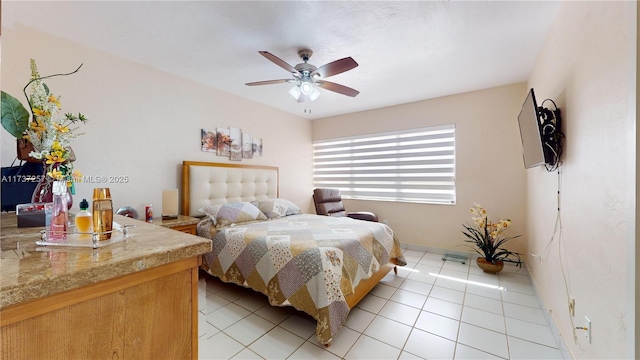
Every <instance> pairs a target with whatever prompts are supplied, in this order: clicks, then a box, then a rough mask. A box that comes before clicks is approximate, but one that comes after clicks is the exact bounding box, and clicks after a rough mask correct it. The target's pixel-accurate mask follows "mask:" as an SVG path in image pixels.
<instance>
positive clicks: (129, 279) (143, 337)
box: [0, 257, 199, 359]
mask: <svg viewBox="0 0 640 360" xmlns="http://www.w3.org/2000/svg"><path fill="white" fill-rule="evenodd" d="M198 266H199V258H198V257H194V258H190V259H185V260H180V261H177V262H174V263H170V264H167V265H163V266H159V267H157V268H152V269H148V270H144V271H140V272H136V273H133V274H130V275H126V276H122V277H118V278H114V279H111V280H107V281H103V282H99V283H96V284H92V285H88V286H84V287H81V288H78V289H74V290H71V291H67V292H64V293H60V294H55V295H52V296H49V297H46V298H42V299H38V300H34V301H31V302H26V303H22V304H18V305H15V306H10V307H7V308H5V309H2V311H0V325H1V326H2V329H1V334H0V337H1V349H2V350H1V353H0V355H1V356H0V358H2V359H53V358H58V359H61V358H66V359H197V357H198Z"/></svg>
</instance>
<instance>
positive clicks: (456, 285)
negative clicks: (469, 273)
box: [434, 278, 467, 291]
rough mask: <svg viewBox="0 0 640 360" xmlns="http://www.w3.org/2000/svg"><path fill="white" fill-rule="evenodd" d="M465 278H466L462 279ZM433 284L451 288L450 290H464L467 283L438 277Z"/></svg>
mask: <svg viewBox="0 0 640 360" xmlns="http://www.w3.org/2000/svg"><path fill="white" fill-rule="evenodd" d="M464 280H466V279H464ZM434 285H435V286H440V287H444V288H447V289H451V290H456V291H465V289H466V287H467V284H466V283H464V282H460V281H456V280H452V279H447V278H438V280H436V282H435V283H434Z"/></svg>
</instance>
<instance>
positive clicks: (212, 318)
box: [207, 303, 251, 330]
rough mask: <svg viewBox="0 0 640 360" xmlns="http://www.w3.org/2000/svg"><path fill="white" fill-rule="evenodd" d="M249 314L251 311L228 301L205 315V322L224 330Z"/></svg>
mask: <svg viewBox="0 0 640 360" xmlns="http://www.w3.org/2000/svg"><path fill="white" fill-rule="evenodd" d="M249 314H251V312H249V311H248V310H247V309H245V308H243V307H241V306H238V305H236V304H234V303H229V304H227V305H225V306H223V307H221V308H219V309H218V310H216V311H214V312H212V313H209V314H208V315H207V322H208V323H210V324H211V325H213V326H215V327H217V328H218V329H220V330H224V329H226V328H228V327H229V326H231V325H233V324H235V323H236V322H238V321H240V320H241V319H243V318H244V317H246V316H249Z"/></svg>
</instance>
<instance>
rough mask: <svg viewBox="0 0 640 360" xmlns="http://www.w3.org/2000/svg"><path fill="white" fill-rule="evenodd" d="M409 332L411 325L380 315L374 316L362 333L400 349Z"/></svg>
mask: <svg viewBox="0 0 640 360" xmlns="http://www.w3.org/2000/svg"><path fill="white" fill-rule="evenodd" d="M410 332H411V326H408V325H404V324H401V323H399V322H397V321H393V320H390V319H387V318H385V317H382V316H376V318H375V319H373V321H372V322H371V324H370V325H369V326H368V327H367V329H366V330H365V332H364V334H365V335H367V336H369V337H372V338H374V339H376V340H380V341H382V342H383V343H385V344H389V345H391V346H393V347H397V348H398V349H402V347H403V346H404V343H405V342H406V341H407V337H409V333H410Z"/></svg>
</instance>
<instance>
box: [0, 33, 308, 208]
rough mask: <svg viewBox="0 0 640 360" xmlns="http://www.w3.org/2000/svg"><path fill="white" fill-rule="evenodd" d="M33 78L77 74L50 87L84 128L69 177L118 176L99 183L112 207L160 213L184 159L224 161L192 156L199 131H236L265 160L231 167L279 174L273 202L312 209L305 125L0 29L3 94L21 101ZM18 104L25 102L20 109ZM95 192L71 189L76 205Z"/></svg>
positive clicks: (5, 140) (7, 138)
mask: <svg viewBox="0 0 640 360" xmlns="http://www.w3.org/2000/svg"><path fill="white" fill-rule="evenodd" d="M30 57H33V58H35V59H36V61H37V63H38V66H39V70H40V74H41V75H46V74H52V73H60V72H68V71H71V70H73V69H75V68H76V67H77V66H78V65H79V64H80V63H84V66H83V67H82V69H81V70H80V72H79V73H77V74H75V75H73V76H68V77H61V78H54V79H49V80H47V81H46V83H47V84H48V85H49V87H50V89H51V91H52V92H53V93H54V94H56V95H61V96H62V98H61V99H60V100H61V103H62V111H63V112H78V111H81V112H83V113H84V114H86V115H87V117H88V118H89V119H90V122H89V123H88V124H87V125H85V126H82V129H81V131H82V132H84V133H85V135H82V136H81V137H79V138H78V139H77V140H76V141H75V142H74V144H73V149H74V151H75V153H76V155H77V158H78V160H77V161H76V163H75V166H76V168H77V169H79V170H81V171H82V173H83V174H85V175H92V176H95V175H125V176H128V177H129V182H128V183H127V184H107V186H109V187H110V188H111V194H112V197H113V200H114V206H116V207H120V206H124V205H131V206H134V207H135V208H136V209H137V210H138V211H139V212H141V211H142V210H143V209H144V205H145V204H146V203H153V204H154V206H156V211H159V209H160V207H161V194H162V189H165V188H177V187H179V185H180V183H179V179H180V177H179V176H180V167H179V166H180V164H181V163H182V161H183V160H197V161H213V162H230V161H229V160H228V158H227V159H225V158H223V157H219V156H215V155H214V154H212V153H205V152H201V151H200V145H199V142H200V129H201V128H207V129H213V128H215V127H216V126H219V127H229V126H234V127H239V128H241V129H242V130H243V131H245V132H248V133H251V134H252V135H254V136H256V137H262V139H263V145H264V156H263V157H259V158H254V159H245V160H243V161H242V162H240V164H264V165H272V166H279V167H280V179H281V184H280V192H281V196H282V197H284V198H287V199H290V200H292V201H294V202H296V203H297V204H299V205H300V206H302V208H303V209H309V210H310V209H312V206H313V205H312V202H311V200H310V191H311V186H312V167H311V166H312V160H311V156H312V154H311V152H312V147H311V124H310V121H309V120H306V119H303V118H301V117H297V116H294V115H291V114H289V113H285V112H282V111H279V110H276V109H273V108H270V107H267V106H264V105H261V104H257V103H254V102H250V101H248V100H245V99H242V98H240V97H237V96H235V95H231V94H229V93H225V92H223V91H218V90H215V89H211V88H208V87H205V86H202V85H200V84H196V83H194V82H192V81H188V80H185V79H182V78H179V77H176V76H173V75H170V74H167V73H163V72H160V71H157V70H154V69H152V68H150V67H148V66H145V65H140V64H137V63H133V62H130V61H127V60H124V59H121V58H118V57H114V56H112V55H109V54H106V53H102V52H98V51H95V50H93V49H91V48H88V47H85V46H81V45H78V44H75V43H71V42H68V41H66V40H63V39H60V38H56V37H53V36H51V35H49V34H45V33H42V32H39V31H36V30H33V29H31V28H28V27H24V26H21V25H19V24H18V23H16V25H15V26H14V27H13V28H4V27H3V28H2V63H1V64H2V65H1V66H2V83H1V85H2V90H3V91H6V92H8V93H9V94H12V95H13V96H15V97H16V98H18V99H20V100H23V98H24V96H23V95H22V88H23V87H24V85H25V84H26V83H27V82H28V80H29V77H30V74H31V73H30V70H29V58H30ZM23 103H24V104H26V100H24V102H23ZM0 132H1V137H2V138H1V140H2V166H7V165H9V164H10V163H11V162H12V161H13V159H14V157H15V140H14V138H13V137H12V136H11V135H10V134H9V133H7V132H6V131H5V130H4V129H2V130H0ZM94 187H97V185H94V184H86V183H85V184H78V185H77V190H78V192H77V195H76V196H75V197H74V201H75V205H76V206H77V204H78V203H80V200H82V198H83V197H86V198H88V199H90V196H91V191H92V189H93V188H94Z"/></svg>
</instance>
